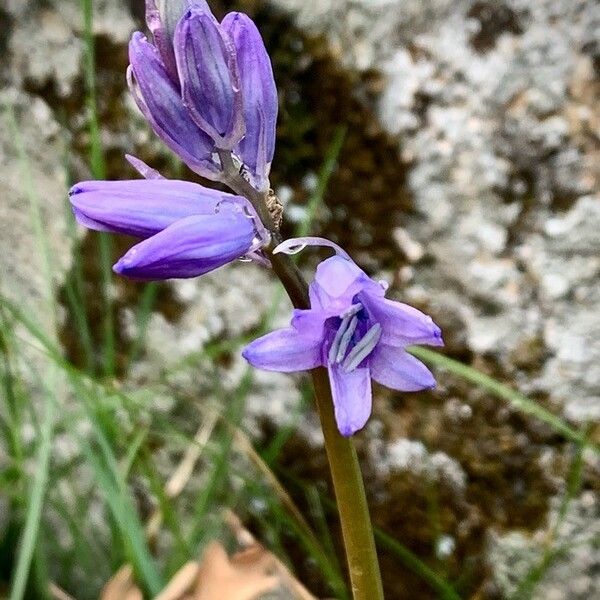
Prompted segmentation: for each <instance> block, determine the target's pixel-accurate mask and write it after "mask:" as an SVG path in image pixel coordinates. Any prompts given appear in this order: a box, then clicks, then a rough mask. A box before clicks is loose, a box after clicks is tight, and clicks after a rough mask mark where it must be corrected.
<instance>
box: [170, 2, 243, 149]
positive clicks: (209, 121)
mask: <svg viewBox="0 0 600 600" xmlns="http://www.w3.org/2000/svg"><path fill="white" fill-rule="evenodd" d="M174 47H175V59H176V62H177V71H178V73H179V81H180V84H181V94H182V98H183V102H184V104H185V106H186V108H187V110H188V111H189V113H190V116H191V117H192V119H193V120H194V122H195V123H196V125H198V127H199V128H200V129H201V130H202V131H204V132H205V133H206V134H208V135H209V136H210V137H211V138H212V139H213V140H214V142H215V144H216V146H217V148H219V149H221V150H232V149H233V148H234V146H235V145H236V144H237V143H238V142H239V141H240V139H241V138H242V136H243V135H244V115H243V111H242V91H241V88H240V76H239V71H238V66H237V58H236V51H235V47H234V45H233V43H232V41H231V39H230V37H229V35H228V34H227V32H226V31H225V30H224V29H223V27H222V26H221V25H220V24H219V23H218V22H217V21H216V19H215V18H214V16H213V15H212V14H210V13H208V12H206V11H205V10H201V9H197V8H192V9H190V10H188V11H187V13H186V14H185V15H184V16H183V18H182V19H181V20H180V21H179V23H178V25H177V27H176V29H175V38H174Z"/></svg>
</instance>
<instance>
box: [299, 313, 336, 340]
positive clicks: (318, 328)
mask: <svg viewBox="0 0 600 600" xmlns="http://www.w3.org/2000/svg"><path fill="white" fill-rule="evenodd" d="M330 316H331V315H329V314H327V313H326V312H325V311H321V310H318V309H310V310H302V309H299V308H295V309H294V313H293V316H292V327H294V329H296V330H297V331H298V332H299V333H301V334H302V335H305V336H308V337H312V338H318V339H322V338H323V328H324V327H325V321H326V320H327V319H328V318H329V317H330Z"/></svg>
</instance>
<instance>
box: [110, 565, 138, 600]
mask: <svg viewBox="0 0 600 600" xmlns="http://www.w3.org/2000/svg"><path fill="white" fill-rule="evenodd" d="M100 600H144V596H143V595H142V592H141V591H140V589H139V588H138V587H137V586H136V585H135V580H134V578H133V568H132V567H131V565H125V566H124V567H121V568H120V569H119V570H118V571H117V572H116V573H115V575H114V576H113V577H112V579H110V581H108V583H107V584H106V585H105V586H104V589H103V590H102V593H101V594H100Z"/></svg>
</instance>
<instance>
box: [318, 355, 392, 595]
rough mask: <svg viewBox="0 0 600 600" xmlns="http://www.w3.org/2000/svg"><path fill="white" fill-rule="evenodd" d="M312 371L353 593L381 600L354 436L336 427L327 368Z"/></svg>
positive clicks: (375, 559)
mask: <svg viewBox="0 0 600 600" xmlns="http://www.w3.org/2000/svg"><path fill="white" fill-rule="evenodd" d="M311 374H312V379H313V384H314V386H315V395H316V400H317V407H318V409H319V417H320V418H321V427H322V429H323V436H324V438H325V450H326V451H327V458H328V460H329V468H330V470H331V479H332V480H333V489H334V491H335V498H336V501H337V506H338V511H339V515H340V522H341V524H342V536H343V538H344V546H345V548H346V558H347V560H348V569H349V571H350V584H351V586H352V596H353V598H354V600H382V599H383V587H382V585H381V575H380V572H379V562H378V560H377V552H376V550H375V539H374V537H373V528H372V526H371V519H370V517H369V507H368V505H367V497H366V495H365V486H364V484H363V480H362V474H361V471H360V465H359V463H358V457H357V456H356V450H355V448H354V444H353V443H352V440H351V439H350V438H346V437H343V436H342V435H340V433H339V431H338V429H337V425H336V422H335V416H334V413H333V401H332V399H331V388H330V386H329V376H328V374H327V371H326V370H325V369H323V368H322V367H321V368H318V369H314V370H313V371H312V372H311Z"/></svg>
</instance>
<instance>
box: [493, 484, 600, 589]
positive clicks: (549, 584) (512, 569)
mask: <svg viewBox="0 0 600 600" xmlns="http://www.w3.org/2000/svg"><path fill="white" fill-rule="evenodd" d="M552 504H553V509H552V511H551V515H550V519H549V526H548V528H547V529H544V530H540V531H537V532H536V533H535V534H534V535H533V536H532V537H527V536H525V535H523V534H522V533H519V532H510V533H505V534H501V535H499V534H494V535H492V536H491V537H490V540H489V560H490V564H491V565H493V566H494V580H495V582H496V585H497V586H498V588H499V589H500V591H501V594H502V597H503V598H509V597H512V596H513V594H515V593H516V592H517V591H518V590H519V591H521V592H522V593H527V597H531V598H534V599H536V600H537V599H540V600H541V599H543V598H544V599H550V600H572V599H573V600H588V599H589V598H595V597H597V596H598V594H600V581H599V580H598V574H597V571H598V567H599V566H600V558H599V557H598V551H597V541H598V536H600V526H599V523H600V520H599V516H600V512H599V506H598V498H597V497H596V496H595V495H594V494H593V493H592V492H584V493H583V494H581V496H579V497H578V498H574V499H573V500H571V502H570V503H569V505H568V510H567V512H566V514H565V516H564V518H562V519H561V517H560V512H561V499H560V498H554V499H553V502H552ZM544 552H546V555H544ZM545 561H547V564H546V566H545V568H542V569H541V572H540V575H541V578H540V580H539V581H536V573H535V572H536V571H537V570H538V569H540V567H541V566H542V565H543V564H544V563H545ZM532 575H533V577H532ZM528 576H529V577H530V578H531V580H532V581H535V584H534V585H533V586H532V588H531V589H523V588H520V587H519V586H521V585H523V583H522V582H523V581H525V580H526V579H527V577H528Z"/></svg>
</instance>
